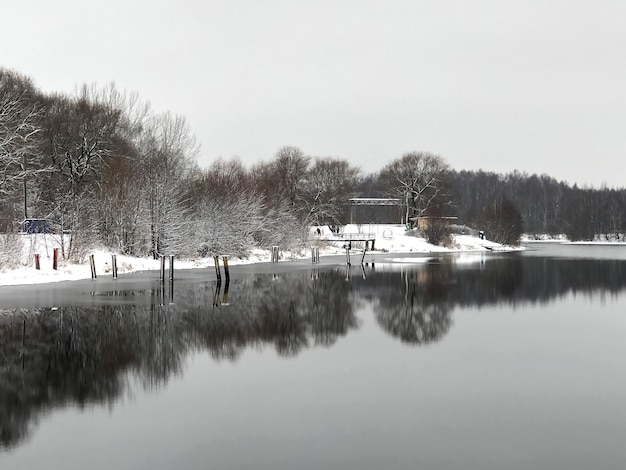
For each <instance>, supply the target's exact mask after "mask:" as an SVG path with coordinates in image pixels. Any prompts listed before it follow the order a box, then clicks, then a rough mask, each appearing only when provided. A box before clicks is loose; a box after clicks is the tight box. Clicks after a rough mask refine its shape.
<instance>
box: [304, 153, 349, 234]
mask: <svg viewBox="0 0 626 470" xmlns="http://www.w3.org/2000/svg"><path fill="white" fill-rule="evenodd" d="M358 177H359V169H358V168H356V167H353V166H351V165H350V164H349V163H348V162H347V161H345V160H341V159H338V158H331V157H327V158H316V159H315V162H314V163H313V166H312V167H311V169H310V170H309V171H308V172H307V174H306V177H305V179H304V182H303V185H302V195H303V200H304V203H305V204H306V208H307V217H306V218H307V220H309V221H310V222H311V223H313V224H315V225H325V224H329V225H338V224H341V223H343V222H345V221H344V220H343V219H344V216H345V214H346V211H347V209H348V206H349V199H350V197H351V196H352V193H353V192H354V188H355V186H356V183H357V179H358Z"/></svg>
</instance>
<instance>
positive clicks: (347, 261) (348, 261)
mask: <svg viewBox="0 0 626 470" xmlns="http://www.w3.org/2000/svg"><path fill="white" fill-rule="evenodd" d="M346 264H347V265H348V266H350V248H349V247H346Z"/></svg>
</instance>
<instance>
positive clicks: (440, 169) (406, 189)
mask: <svg viewBox="0 0 626 470" xmlns="http://www.w3.org/2000/svg"><path fill="white" fill-rule="evenodd" d="M448 171H449V169H448V164H447V163H446V162H445V161H444V159H443V158H442V157H440V156H438V155H433V154H431V153H428V152H410V153H406V154H404V155H403V156H402V157H401V158H399V159H397V160H394V161H393V162H391V163H389V164H388V165H386V166H385V167H384V168H383V170H382V171H381V175H380V177H381V179H382V180H383V181H385V182H386V184H387V187H388V188H389V189H390V190H391V191H392V192H393V193H395V194H396V195H397V196H398V197H400V198H401V200H402V201H403V203H404V209H405V214H404V223H406V224H408V223H409V220H410V219H411V218H414V217H420V216H422V215H424V214H426V213H427V212H428V211H429V210H430V209H432V208H433V207H435V206H438V207H442V206H445V205H449V204H451V202H452V201H451V197H450V196H449V194H448V187H447V185H446V181H445V180H446V176H447V174H448Z"/></svg>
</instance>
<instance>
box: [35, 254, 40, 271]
mask: <svg viewBox="0 0 626 470" xmlns="http://www.w3.org/2000/svg"><path fill="white" fill-rule="evenodd" d="M35 269H36V270H37V271H39V254H38V253H35Z"/></svg>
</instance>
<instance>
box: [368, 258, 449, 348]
mask: <svg viewBox="0 0 626 470" xmlns="http://www.w3.org/2000/svg"><path fill="white" fill-rule="evenodd" d="M451 271H452V270H451V268H450V266H449V265H441V266H440V265H434V264H427V265H424V266H420V267H419V269H418V270H410V271H400V272H399V273H396V276H393V278H392V280H391V282H389V283H388V284H386V288H385V289H384V290H381V291H378V294H377V295H378V302H377V303H375V305H374V314H375V315H376V320H377V321H378V324H379V325H380V326H381V328H382V329H383V330H384V331H386V332H387V333H389V334H390V335H391V336H393V337H396V338H398V339H400V340H401V341H402V342H405V343H409V344H415V345H423V344H428V343H432V342H436V341H438V340H439V339H441V338H442V337H443V336H444V335H445V334H446V333H447V332H448V330H449V329H450V326H451V324H452V319H451V316H450V315H451V312H452V307H453V302H452V300H451V298H450V297H449V296H448V292H447V291H446V289H445V286H446V284H449V283H450V281H451V279H452V272H451Z"/></svg>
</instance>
